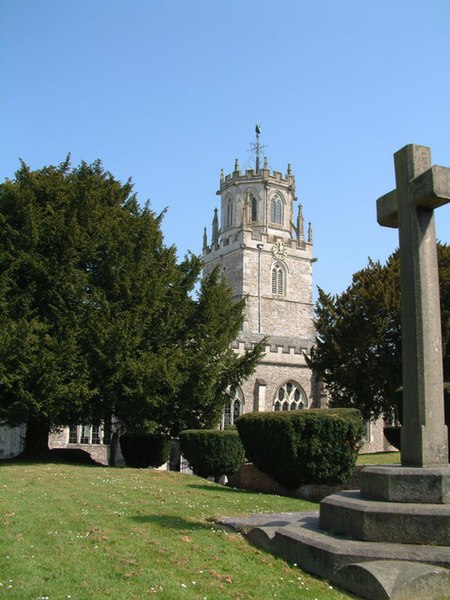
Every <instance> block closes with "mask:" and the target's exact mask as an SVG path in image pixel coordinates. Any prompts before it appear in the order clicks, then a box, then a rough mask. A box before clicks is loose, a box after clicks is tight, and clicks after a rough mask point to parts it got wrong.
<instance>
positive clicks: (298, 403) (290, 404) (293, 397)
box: [273, 381, 308, 411]
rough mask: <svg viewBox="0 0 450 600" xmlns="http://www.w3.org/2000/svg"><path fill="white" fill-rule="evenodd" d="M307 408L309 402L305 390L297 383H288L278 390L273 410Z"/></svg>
mask: <svg viewBox="0 0 450 600" xmlns="http://www.w3.org/2000/svg"><path fill="white" fill-rule="evenodd" d="M307 406H308V400H307V398H306V394H305V390H304V389H303V388H302V386H301V385H300V384H299V383H296V382H295V381H288V382H287V383H285V384H284V385H282V386H281V387H280V388H278V392H277V394H276V396H275V400H274V403H273V410H275V411H288V410H301V409H303V408H307Z"/></svg>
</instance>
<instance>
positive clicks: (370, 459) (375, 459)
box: [356, 452, 400, 465]
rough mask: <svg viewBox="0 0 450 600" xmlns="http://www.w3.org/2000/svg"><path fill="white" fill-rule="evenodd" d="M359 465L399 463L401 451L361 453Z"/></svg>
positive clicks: (358, 460)
mask: <svg viewBox="0 0 450 600" xmlns="http://www.w3.org/2000/svg"><path fill="white" fill-rule="evenodd" d="M356 464H358V465H398V464H400V452H375V453H374V454H359V455H358V458H357V460H356Z"/></svg>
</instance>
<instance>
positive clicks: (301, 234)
mask: <svg viewBox="0 0 450 600" xmlns="http://www.w3.org/2000/svg"><path fill="white" fill-rule="evenodd" d="M304 228H305V225H304V221H303V206H302V205H301V204H299V205H298V213H297V240H298V241H299V242H303V241H304V239H305V232H304Z"/></svg>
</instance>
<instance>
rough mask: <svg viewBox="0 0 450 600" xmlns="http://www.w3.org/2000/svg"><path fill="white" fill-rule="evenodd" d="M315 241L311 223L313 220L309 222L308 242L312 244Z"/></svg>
mask: <svg viewBox="0 0 450 600" xmlns="http://www.w3.org/2000/svg"><path fill="white" fill-rule="evenodd" d="M312 243H313V232H312V225H311V221H310V222H309V223H308V244H312Z"/></svg>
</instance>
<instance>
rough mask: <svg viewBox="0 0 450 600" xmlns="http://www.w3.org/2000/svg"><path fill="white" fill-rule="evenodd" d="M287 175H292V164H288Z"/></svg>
mask: <svg viewBox="0 0 450 600" xmlns="http://www.w3.org/2000/svg"><path fill="white" fill-rule="evenodd" d="M287 174H288V175H292V169H291V163H288V167H287Z"/></svg>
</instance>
